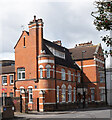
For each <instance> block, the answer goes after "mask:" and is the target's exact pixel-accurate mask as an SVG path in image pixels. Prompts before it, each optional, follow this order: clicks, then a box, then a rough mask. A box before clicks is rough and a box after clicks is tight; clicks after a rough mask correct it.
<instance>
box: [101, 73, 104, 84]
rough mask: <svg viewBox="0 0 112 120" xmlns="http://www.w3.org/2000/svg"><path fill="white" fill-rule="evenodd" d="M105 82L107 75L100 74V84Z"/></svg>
mask: <svg viewBox="0 0 112 120" xmlns="http://www.w3.org/2000/svg"><path fill="white" fill-rule="evenodd" d="M103 82H105V74H104V72H100V83H103Z"/></svg>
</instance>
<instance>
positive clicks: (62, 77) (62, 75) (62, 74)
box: [61, 68, 65, 80]
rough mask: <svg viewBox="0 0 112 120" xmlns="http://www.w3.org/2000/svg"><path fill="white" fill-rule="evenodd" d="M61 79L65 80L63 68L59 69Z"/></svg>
mask: <svg viewBox="0 0 112 120" xmlns="http://www.w3.org/2000/svg"><path fill="white" fill-rule="evenodd" d="M61 79H62V80H65V69H63V68H62V69H61Z"/></svg>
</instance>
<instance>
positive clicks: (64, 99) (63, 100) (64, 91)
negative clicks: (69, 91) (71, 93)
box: [61, 84, 66, 102]
mask: <svg viewBox="0 0 112 120" xmlns="http://www.w3.org/2000/svg"><path fill="white" fill-rule="evenodd" d="M61 89H62V102H66V86H65V85H64V84H63V85H62V87H61Z"/></svg>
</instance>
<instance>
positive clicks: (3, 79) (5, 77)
mask: <svg viewBox="0 0 112 120" xmlns="http://www.w3.org/2000/svg"><path fill="white" fill-rule="evenodd" d="M2 84H3V85H7V76H2Z"/></svg>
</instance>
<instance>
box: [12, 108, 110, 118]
mask: <svg viewBox="0 0 112 120" xmlns="http://www.w3.org/2000/svg"><path fill="white" fill-rule="evenodd" d="M111 112H112V111H111V110H110V109H107V108H105V109H100V110H99V109H87V110H74V111H58V112H56V111H55V112H36V111H35V112H30V113H28V114H25V113H15V118H14V119H28V120H32V119H45V120H47V119H48V120H49V119H50V118H52V119H59V118H61V119H62V118H64V120H65V119H66V120H68V119H70V118H75V119H76V118H86V120H87V118H89V119H90V118H92V119H95V118H101V120H103V119H104V120H107V119H106V118H108V119H109V118H110V115H111Z"/></svg>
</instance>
